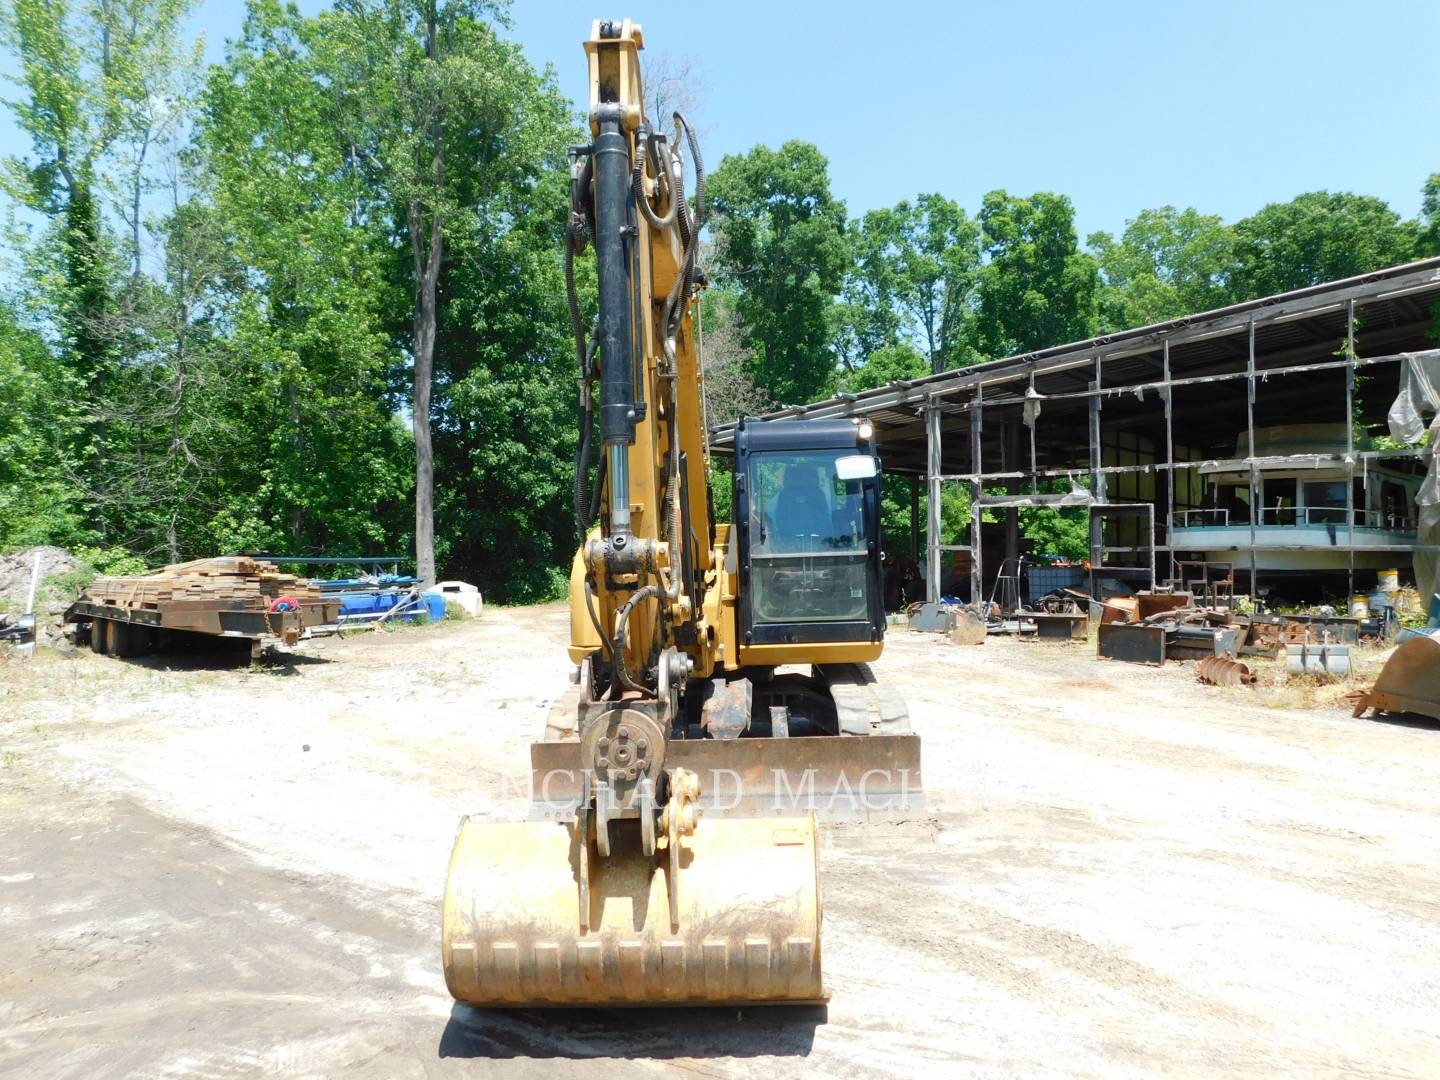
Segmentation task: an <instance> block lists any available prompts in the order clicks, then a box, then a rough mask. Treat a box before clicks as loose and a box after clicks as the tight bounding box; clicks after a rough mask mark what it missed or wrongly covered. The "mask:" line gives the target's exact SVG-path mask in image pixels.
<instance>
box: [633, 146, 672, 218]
mask: <svg viewBox="0 0 1440 1080" xmlns="http://www.w3.org/2000/svg"><path fill="white" fill-rule="evenodd" d="M652 154H653V155H654V157H655V164H654V168H655V200H656V202H659V201H660V200H661V199H662V198H664V197H665V196H666V195H667V194H668V195H669V197H670V208H669V209H668V210H666V211H665V213H664V214H663V215H661V214H657V213H656V212H655V211H654V209H653V208H652V207H651V205H650V199H649V197H648V196H647V195H646V194H645V163H646V160H647V158H648V157H649V156H651V155H652ZM674 167H675V159H674V157H672V156H671V154H670V147H669V146H668V145H666V143H665V142H664V141H662V140H661V139H660V138H659V137H658V136H657V135H656V134H655V133H654V132H652V131H650V130H649V129H648V128H647V129H645V130H644V131H641V132H639V133H638V134H637V136H636V139H635V169H634V171H633V172H632V173H631V176H630V183H631V189H632V191H633V192H634V194H635V205H636V206H638V207H639V208H640V213H641V214H642V215H644V217H645V220H646V221H648V222H649V223H650V227H651V228H653V229H659V230H661V231H664V230H665V229H668V228H670V226H671V225H673V224H674V223H675V216H676V213H677V212H678V210H679V203H678V201H677V200H676V198H675V192H674V185H673V183H672V180H671V178H672V177H673V176H674Z"/></svg>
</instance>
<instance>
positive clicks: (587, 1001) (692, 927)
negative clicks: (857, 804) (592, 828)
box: [441, 818, 825, 1007]
mask: <svg viewBox="0 0 1440 1080" xmlns="http://www.w3.org/2000/svg"><path fill="white" fill-rule="evenodd" d="M631 831H633V830H631ZM631 831H618V830H617V835H616V845H615V848H614V850H613V853H612V855H611V857H610V858H608V859H601V858H599V857H598V856H597V855H596V854H595V852H594V851H593V850H592V851H591V852H590V855H591V868H592V880H591V886H590V890H589V907H590V910H589V912H588V913H587V914H586V917H585V918H584V919H583V920H582V918H581V913H580V910H579V903H580V899H579V895H580V894H579V889H578V885H577V881H576V869H577V866H578V856H579V842H578V840H577V837H576V829H575V825H574V824H573V823H565V822H524V823H500V824H494V823H481V822H471V821H468V820H467V821H465V822H463V823H462V824H461V827H460V832H459V835H458V836H457V837H456V840H455V851H454V854H453V856H452V857H451V863H450V877H449V880H448V881H447V882H446V888H445V906H444V923H443V928H442V946H441V947H442V953H443V956H442V959H443V961H444V968H445V981H446V983H447V985H448V986H449V988H450V992H451V994H452V995H453V996H454V997H455V998H456V999H457V1000H459V1001H462V1002H464V1003H466V1004H468V1005H473V1006H478V1007H484V1006H500V1007H515V1006H535V1005H571V1006H584V1005H686V1004H692V1005H699V1004H735V1003H747V1004H748V1003H760V1002H774V1003H784V1002H817V1001H822V1000H824V997H825V994H824V990H823V988H822V985H821V977H820V894H819V882H818V877H817V865H816V852H815V822H814V819H813V818H798V819H797V818H786V819H783V820H780V819H759V820H745V821H739V820H710V819H706V818H701V819H700V820H699V821H698V822H697V823H696V824H695V828H694V832H693V833H692V834H691V835H689V836H685V837H683V839H682V847H681V853H680V857H679V858H678V859H677V860H676V863H677V864H678V866H679V869H678V872H677V876H678V879H679V880H678V882H676V883H675V884H678V886H679V888H678V889H677V890H675V892H674V894H675V895H677V896H678V915H679V919H678V924H677V923H675V922H672V913H671V906H670V903H669V895H670V894H671V882H670V875H671V869H670V868H671V866H672V865H674V864H672V863H671V861H670V858H669V852H668V851H665V850H662V851H660V852H657V853H656V855H654V856H645V855H644V854H643V853H642V852H641V850H640V845H639V842H638V837H635V836H632V835H631V834H630V832H631ZM668 839H669V838H668V837H667V847H668ZM582 922H583V924H584V925H583V926H582Z"/></svg>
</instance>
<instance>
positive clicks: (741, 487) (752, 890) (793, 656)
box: [442, 19, 922, 1007]
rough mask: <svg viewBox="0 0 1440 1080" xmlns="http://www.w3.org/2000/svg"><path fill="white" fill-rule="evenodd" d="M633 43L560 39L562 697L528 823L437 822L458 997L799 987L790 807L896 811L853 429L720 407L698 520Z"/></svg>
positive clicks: (888, 695) (859, 431) (875, 526)
mask: <svg viewBox="0 0 1440 1080" xmlns="http://www.w3.org/2000/svg"><path fill="white" fill-rule="evenodd" d="M642 47H643V38H642V35H641V28H640V27H639V26H638V25H636V24H634V23H632V22H631V21H630V20H628V19H627V20H625V21H623V22H614V21H606V20H601V21H596V22H595V23H594V24H593V26H592V29H591V33H590V38H589V40H588V41H586V42H585V52H586V55H587V57H588V59H589V69H590V132H591V136H592V142H591V144H590V145H589V146H586V147H581V148H576V150H575V151H573V152H572V161H571V212H570V222H569V228H568V233H567V245H566V252H565V256H566V258H565V263H566V271H567V273H566V279H567V286H568V292H569V301H570V313H571V322H572V324H573V329H574V331H575V337H576V357H577V360H578V363H579V368H580V383H581V405H582V410H581V411H582V430H581V438H580V450H579V460H578V462H577V469H576V492H575V502H576V516H577V520H578V525H579V528H580V532H581V535H582V536H583V537H584V540H583V542H582V544H581V546H580V549H579V551H578V552H577V553H576V555H575V560H574V563H573V567H572V570H571V576H570V647H569V651H570V659H571V661H572V662H573V664H574V677H575V683H576V685H575V686H574V687H573V688H572V690H571V691H570V692H569V693H568V694H567V695H565V696H564V697H562V698H561V699H560V701H559V702H558V703H557V706H556V707H555V708H554V709H552V711H551V715H550V719H549V722H548V724H547V727H546V730H545V733H544V736H543V737H542V738H541V739H540V741H538V742H536V743H535V744H534V745H533V746H532V747H531V774H532V775H531V783H532V792H533V797H534V802H533V803H532V805H533V807H534V808H535V811H534V813H533V814H532V815H531V819H530V820H527V821H523V822H513V823H494V822H482V821H478V820H471V819H469V818H467V819H465V820H463V821H462V822H461V824H460V830H459V834H458V835H457V837H456V841H455V848H454V852H453V854H452V856H451V861H450V871H449V878H448V881H447V883H446V888H445V900H444V912H443V928H442V954H443V961H444V968H445V980H446V983H447V985H448V986H449V989H450V992H451V994H452V995H453V996H454V997H455V998H456V999H457V1000H459V1001H461V1002H464V1003H467V1004H469V1005H473V1006H500V1007H505V1006H537V1005H571V1006H574V1005H607V1006H609V1005H701V1004H735V1003H762V1002H775V1003H780V1002H797V1003H798V1002H811V1003H813V1002H819V1001H823V1000H825V996H826V994H825V990H824V986H823V984H822V980H821V943H820V924H821V906H820V887H819V866H818V860H817V852H816V824H815V822H816V818H817V816H818V817H821V818H830V817H837V818H843V817H861V818H864V817H871V816H889V815H893V814H895V813H905V812H907V811H909V812H912V813H913V812H914V810H915V809H916V808H917V807H918V806H919V802H920V799H921V797H922V796H921V777H920V740H919V738H918V737H917V736H915V735H913V734H911V732H910V723H909V717H908V714H907V712H906V709H905V704H904V701H903V699H902V698H901V697H900V696H899V695H898V694H896V693H895V692H894V691H892V690H888V689H886V688H885V687H882V686H880V685H878V684H877V683H876V681H875V678H874V676H873V675H872V673H871V671H870V669H869V667H868V666H867V661H871V660H874V659H876V658H877V657H879V655H880V652H881V648H882V643H883V637H884V631H885V612H884V608H883V600H882V597H883V590H882V582H881V571H880V561H881V552H880V479H881V477H880V463H879V458H878V456H877V453H876V447H875V442H874V438H873V432H872V431H871V429H870V425H869V424H867V423H865V422H863V421H851V420H833V421H829V420H825V421H821V420H806V421H789V420H769V421H759V420H744V421H741V422H740V423H739V424H738V425H737V429H736V432H735V439H734V470H733V500H732V501H733V509H734V518H735V522H734V524H717V523H716V521H715V516H714V510H713V498H712V494H711V490H710V480H709V476H710V473H709V464H710V461H709V457H710V449H709V446H708V443H707V428H706V422H705V411H704V396H703V378H704V375H703V371H702V367H701V362H700V355H699V351H698V349H697V343H696V338H695V333H694V326H693V324H692V308H693V307H694V305H695V303H696V302H697V300H698V297H699V294H700V291H701V289H702V288H703V287H704V284H705V276H704V273H703V271H702V270H701V268H700V266H699V262H698V254H699V247H700V243H699V233H700V227H701V223H702V220H703V215H704V209H705V202H704V172H703V164H702V161H701V157H700V153H699V148H698V146H697V144H696V139H695V134H694V131H693V130H692V129H691V128H690V126H689V124H688V123H687V122H686V120H685V118H684V117H683V116H682V115H681V114H679V113H676V114H675V115H674V117H673V123H674V138H673V139H667V138H666V136H665V134H664V133H663V132H661V131H660V130H658V129H657V128H656V127H653V126H652V125H651V121H650V119H649V118H648V117H647V116H646V115H645V110H644V107H643V102H644V91H643V84H642V82H641V73H640V66H639V53H640V51H641V49H642ZM687 159H688V164H689V170H690V172H691V173H693V176H694V185H693V202H692V201H691V199H690V197H688V196H687V193H686V190H685V187H686V183H685V181H686V171H687V170H686V164H687ZM587 243H591V244H593V245H594V248H595V260H596V268H597V271H598V292H599V297H598V300H599V303H598V318H597V319H596V321H595V323H594V325H593V327H592V328H591V333H590V334H589V335H587V333H586V329H587V328H586V327H585V325H584V323H583V321H582V316H581V308H582V305H581V303H580V299H579V296H578V293H577V287H576V284H575V281H576V275H575V266H574V260H575V256H576V255H577V254H579V253H580V252H581V251H582V250H583V249H584V247H585V246H586V245H587ZM587 336H588V337H589V339H590V340H589V342H588V343H587ZM597 420H598V423H597ZM597 428H598V431H597ZM592 471H593V473H594V479H593V480H592V479H591V473H592Z"/></svg>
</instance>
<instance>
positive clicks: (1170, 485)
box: [1152, 337, 1175, 588]
mask: <svg viewBox="0 0 1440 1080" xmlns="http://www.w3.org/2000/svg"><path fill="white" fill-rule="evenodd" d="M1161 362H1162V363H1163V365H1164V375H1163V379H1164V382H1165V387H1164V390H1163V393H1164V395H1165V463H1166V464H1167V465H1169V466H1170V474H1169V475H1168V476H1167V477H1166V478H1165V551H1166V566H1167V567H1169V569H1168V571H1167V573H1166V577H1167V578H1169V579H1170V580H1171V581H1173V580H1174V579H1175V539H1174V536H1173V532H1172V530H1173V529H1174V528H1175V424H1174V420H1175V416H1174V408H1173V402H1172V401H1171V394H1172V391H1173V389H1174V388H1173V387H1172V386H1171V385H1170V339H1169V338H1168V337H1167V338H1166V339H1165V342H1164V345H1163V348H1162V350H1161ZM1152 588H1153V582H1152Z"/></svg>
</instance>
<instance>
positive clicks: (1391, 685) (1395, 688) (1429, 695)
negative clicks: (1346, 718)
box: [1355, 631, 1440, 720]
mask: <svg viewBox="0 0 1440 1080" xmlns="http://www.w3.org/2000/svg"><path fill="white" fill-rule="evenodd" d="M1437 633H1440V631H1437ZM1367 709H1374V710H1375V711H1376V712H1394V713H1402V712H1405V713H1418V714H1419V715H1421V716H1429V717H1432V718H1434V719H1437V720H1440V638H1437V637H1436V635H1434V634H1424V635H1421V636H1419V637H1412V638H1410V639H1409V640H1408V641H1405V642H1402V643H1401V644H1400V645H1398V646H1396V649H1395V651H1394V652H1393V653H1391V654H1390V659H1389V660H1387V661H1386V662H1385V666H1384V667H1383V668H1381V669H1380V676H1379V678H1377V679H1376V680H1375V685H1374V686H1373V687H1371V688H1370V690H1369V692H1368V693H1366V694H1364V695H1363V696H1362V697H1361V698H1360V700H1359V702H1358V703H1357V704H1356V706H1355V715H1356V716H1363V715H1364V714H1365V711H1366V710H1367Z"/></svg>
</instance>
